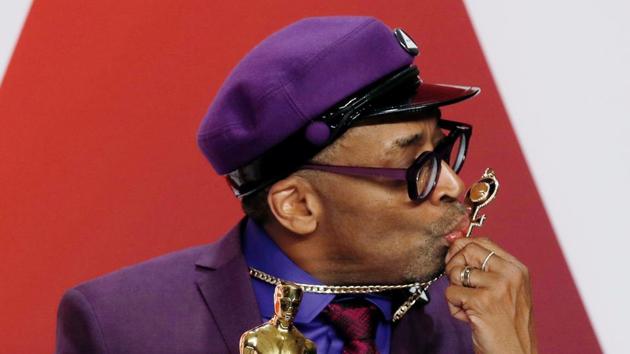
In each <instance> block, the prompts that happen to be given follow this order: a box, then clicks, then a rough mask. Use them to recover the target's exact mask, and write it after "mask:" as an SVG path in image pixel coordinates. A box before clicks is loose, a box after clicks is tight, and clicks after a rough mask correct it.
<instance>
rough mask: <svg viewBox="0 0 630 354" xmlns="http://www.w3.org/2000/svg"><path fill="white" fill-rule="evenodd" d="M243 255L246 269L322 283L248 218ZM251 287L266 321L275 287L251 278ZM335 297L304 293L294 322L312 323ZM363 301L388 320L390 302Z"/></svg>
mask: <svg viewBox="0 0 630 354" xmlns="http://www.w3.org/2000/svg"><path fill="white" fill-rule="evenodd" d="M243 253H244V255H245V260H246V262H247V265H248V266H250V267H253V268H256V269H258V270H260V271H263V272H265V273H267V274H271V275H273V276H275V277H278V278H280V279H282V280H288V281H292V282H295V283H305V284H314V285H320V284H321V282H319V281H318V280H317V279H315V278H314V277H313V276H311V275H310V274H308V273H307V272H305V271H304V270H302V269H301V268H300V267H298V266H297V265H296V264H295V263H293V261H292V260H291V259H289V257H287V256H286V255H285V254H284V252H282V250H281V249H280V247H278V245H276V243H275V242H274V241H273V240H272V239H271V238H270V237H269V235H268V234H267V232H266V231H265V230H264V229H263V228H262V227H260V225H258V224H257V223H256V222H254V221H253V220H252V219H251V218H248V220H247V225H246V226H245V232H244V237H243ZM253 285H254V292H255V294H256V299H258V303H259V304H258V306H259V308H260V312H261V315H262V316H263V317H265V318H271V317H272V316H273V314H274V310H273V293H274V289H275V286H273V285H271V284H269V283H266V282H263V281H262V280H259V279H254V283H253ZM334 298H335V295H332V294H315V293H306V292H305V293H304V296H303V297H302V302H301V304H300V310H299V311H298V313H297V316H296V317H295V322H296V323H309V322H312V321H313V320H314V319H315V317H317V315H319V314H320V313H321V312H322V310H324V309H325V308H326V306H327V305H328V304H329V303H330V302H331V301H333V299H334ZM365 298H366V299H367V300H369V301H370V302H372V303H373V304H374V305H376V306H377V307H378V308H379V309H380V310H381V312H382V313H383V316H384V318H385V320H387V321H391V319H392V304H391V301H390V300H389V299H387V298H385V297H382V296H378V295H371V294H370V295H368V296H366V297H365Z"/></svg>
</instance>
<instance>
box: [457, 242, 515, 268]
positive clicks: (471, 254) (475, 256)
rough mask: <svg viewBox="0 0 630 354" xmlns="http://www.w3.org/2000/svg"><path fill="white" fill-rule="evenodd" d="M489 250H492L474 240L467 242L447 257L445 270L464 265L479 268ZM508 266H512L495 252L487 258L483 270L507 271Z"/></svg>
mask: <svg viewBox="0 0 630 354" xmlns="http://www.w3.org/2000/svg"><path fill="white" fill-rule="evenodd" d="M490 252H492V251H491V250H489V249H487V248H485V247H483V246H481V245H479V244H477V243H475V242H467V243H465V246H464V247H461V248H460V250H459V251H458V252H457V253H455V254H453V255H452V256H451V257H450V259H449V258H448V257H447V263H446V271H447V272H450V271H451V269H452V268H453V267H465V266H472V267H475V268H479V269H481V267H482V266H483V262H484V261H486V257H488V255H489V254H490ZM510 267H512V265H511V264H510V263H508V262H507V261H505V260H504V259H503V258H502V257H501V256H499V255H498V254H496V253H495V254H494V255H492V256H491V257H490V258H488V260H487V262H486V269H485V270H486V271H488V272H497V273H507V272H509V268H510Z"/></svg>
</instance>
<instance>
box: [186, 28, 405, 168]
mask: <svg viewBox="0 0 630 354" xmlns="http://www.w3.org/2000/svg"><path fill="white" fill-rule="evenodd" d="M415 54H416V53H414V52H413V51H412V50H409V49H408V48H407V49H405V48H404V46H403V45H401V43H400V41H399V40H398V39H397V38H396V37H395V36H394V34H393V33H392V31H391V30H390V29H389V28H388V27H387V26H386V25H385V24H383V23H382V22H381V21H379V20H377V19H374V18H370V17H317V18H307V19H303V20H301V21H298V22H296V23H294V24H292V25H290V26H288V27H286V28H284V29H282V30H280V31H278V32H276V33H274V34H272V35H271V36H269V37H268V38H267V39H265V40H264V41H263V42H261V43H260V44H259V45H258V46H256V47H255V48H254V49H253V50H252V51H251V52H249V54H247V55H246V56H245V58H243V60H241V62H240V63H239V64H238V65H237V66H236V68H234V70H233V71H232V73H231V74H230V75H229V77H228V78H227V80H226V81H225V83H224V84H223V86H222V87H221V89H220V90H219V92H218V94H217V96H216V98H215V99H214V102H213V103H212V105H211V106H210V109H209V110H208V113H207V114H206V115H205V117H204V118H203V121H202V122H201V126H200V127H199V131H198V143H199V146H200V147H201V150H202V151H203V153H204V154H205V155H206V157H207V158H208V160H209V161H210V162H211V163H212V165H213V167H214V169H215V170H216V171H217V173H219V174H226V173H229V172H231V171H233V170H235V169H237V168H240V167H242V166H243V165H246V164H248V163H250V162H251V161H252V160H254V159H256V158H257V157H259V156H260V155H261V154H263V153H264V152H266V151H267V150H269V149H270V148H271V147H273V146H274V145H276V144H278V143H280V142H281V141H283V140H284V139H286V138H287V137H289V136H290V135H291V134H293V133H295V132H296V131H298V130H299V129H300V128H302V127H304V126H305V125H307V124H308V123H309V122H310V121H311V120H312V119H313V118H315V117H317V116H319V115H321V114H322V113H324V112H325V111H326V110H328V109H329V108H331V107H333V106H334V105H335V104H337V103H338V102H340V101H342V100H343V99H344V98H346V97H348V96H350V95H352V94H353V93H355V92H357V91H358V90H360V89H361V88H363V87H365V86H367V85H369V84H371V83H373V82H375V81H377V80H378V79H380V78H382V77H384V76H386V75H388V74H391V73H392V72H395V71H396V70H399V69H401V68H404V67H406V66H409V65H410V64H411V63H412V62H413V57H414V55H415ZM311 130H313V131H314V133H312V134H315V136H317V134H318V131H317V127H315V128H313V129H311ZM315 139H317V137H315Z"/></svg>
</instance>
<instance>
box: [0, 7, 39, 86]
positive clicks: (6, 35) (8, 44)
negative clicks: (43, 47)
mask: <svg viewBox="0 0 630 354" xmlns="http://www.w3.org/2000/svg"><path fill="white" fill-rule="evenodd" d="M30 8H31V1H30V0H2V1H0V83H2V79H3V78H4V73H5V72H6V70H7V66H8V65H9V60H10V59H11V54H12V53H13V48H15V44H16V43H17V40H18V37H19V36H20V32H21V31H22V26H23V25H24V20H26V15H27V14H28V10H29V9H30Z"/></svg>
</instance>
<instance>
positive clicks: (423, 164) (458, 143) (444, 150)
mask: <svg viewBox="0 0 630 354" xmlns="http://www.w3.org/2000/svg"><path fill="white" fill-rule="evenodd" d="M438 127H439V128H441V129H444V130H448V131H449V132H448V135H447V136H446V137H444V138H443V139H442V140H440V142H439V143H438V144H437V145H436V146H435V149H433V151H425V152H423V153H422V154H420V156H418V157H417V158H416V159H415V161H414V162H413V163H412V164H411V166H409V167H408V168H385V167H359V166H335V165H323V164H315V163H310V164H305V165H302V166H301V168H302V169H309V170H318V171H325V172H331V173H337V174H342V175H349V176H360V177H361V176H362V177H384V178H388V179H393V180H399V181H406V182H407V192H408V194H409V198H410V199H411V200H412V201H416V202H421V201H423V200H425V199H426V198H427V197H428V196H429V195H430V194H431V192H433V190H434V189H435V186H436V185H437V181H438V178H439V176H440V171H441V167H442V164H441V161H444V162H446V163H447V164H448V165H449V166H450V168H451V169H452V170H453V171H455V173H459V171H461V169H462V167H463V165H464V161H465V160H466V153H467V151H468V145H469V143H470V138H471V136H472V126H471V125H468V124H466V123H460V122H455V121H449V120H444V119H440V120H439V121H438Z"/></svg>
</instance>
